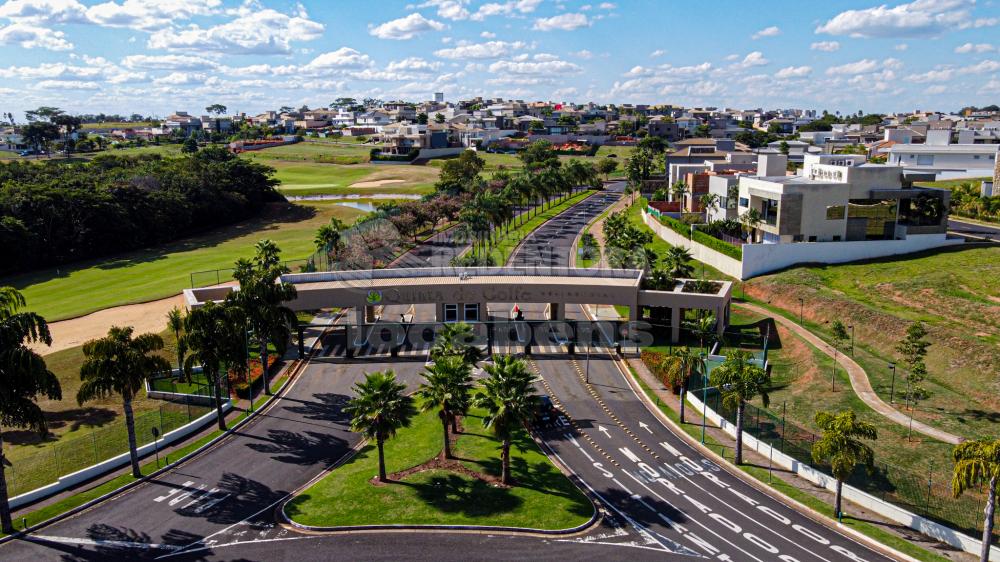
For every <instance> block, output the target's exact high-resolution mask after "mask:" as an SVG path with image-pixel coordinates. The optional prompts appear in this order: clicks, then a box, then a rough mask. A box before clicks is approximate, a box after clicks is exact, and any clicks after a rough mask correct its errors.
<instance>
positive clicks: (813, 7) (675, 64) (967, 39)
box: [0, 0, 1000, 116]
mask: <svg viewBox="0 0 1000 562" xmlns="http://www.w3.org/2000/svg"><path fill="white" fill-rule="evenodd" d="M998 30H1000V0H979V1H978V2H976V1H974V0H915V1H913V2H908V3H889V4H877V3H874V2H870V1H850V2H838V1H827V2H822V3H820V2H802V1H795V2H785V1H773V2H759V3H749V2H736V1H718V2H713V3H706V2H690V1H684V2H674V1H667V0H660V1H657V0H616V1H611V2H600V1H583V0H427V1H423V2H420V1H419V0H418V1H414V2H405V1H395V0H367V1H355V0H326V1H306V0H303V1H302V2H295V1H290V0H253V1H248V2H241V1H235V2H233V1H227V0H106V1H93V0H0V110H2V111H4V112H6V111H13V112H15V113H19V112H21V111H24V110H25V109H30V108H32V107H36V106H38V105H55V106H58V107H61V108H63V109H66V110H68V111H72V112H80V113H82V112H98V111H103V112H109V113H123V114H128V113H132V112H137V113H142V114H152V115H161V116H162V115H166V114H169V113H170V112H172V111H173V110H175V109H179V110H190V111H192V112H200V111H201V110H202V108H204V106H206V105H208V104H210V103H223V104H225V105H227V106H228V107H229V109H230V112H234V111H247V112H257V111H261V110H264V109H270V108H276V107H278V106H281V105H292V106H298V105H301V104H308V105H309V106H311V107H316V106H322V105H326V104H328V103H330V102H331V101H333V100H334V99H335V98H337V97H341V96H353V97H359V98H360V97H368V96H372V97H378V98H382V99H397V98H401V99H408V100H414V101H419V100H425V99H429V98H430V97H431V95H432V94H433V92H436V91H443V92H445V95H446V98H447V99H449V100H455V99H459V98H463V97H470V96H474V95H483V96H492V97H495V96H502V97H505V98H518V99H532V100H533V99H543V100H553V101H580V102H583V101H596V102H619V103H622V102H632V103H674V104H684V105H713V106H720V107H747V108H749V107H765V108H773V107H808V108H816V109H828V110H830V111H844V112H855V111H858V110H859V109H860V110H865V111H882V112H888V111H907V110H914V109H940V110H954V109H958V108H959V107H961V106H963V105H966V104H975V105H986V104H990V103H1000V32H998Z"/></svg>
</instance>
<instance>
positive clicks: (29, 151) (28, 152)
mask: <svg viewBox="0 0 1000 562" xmlns="http://www.w3.org/2000/svg"><path fill="white" fill-rule="evenodd" d="M34 153H35V151H34V150H30V149H29V150H22V151H21V152H18V153H17V154H18V156H31V155H32V154H34Z"/></svg>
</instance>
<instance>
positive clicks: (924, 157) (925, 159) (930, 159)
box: [917, 154, 934, 166]
mask: <svg viewBox="0 0 1000 562" xmlns="http://www.w3.org/2000/svg"><path fill="white" fill-rule="evenodd" d="M933 165H934V155H933V154H919V155H917V166H933Z"/></svg>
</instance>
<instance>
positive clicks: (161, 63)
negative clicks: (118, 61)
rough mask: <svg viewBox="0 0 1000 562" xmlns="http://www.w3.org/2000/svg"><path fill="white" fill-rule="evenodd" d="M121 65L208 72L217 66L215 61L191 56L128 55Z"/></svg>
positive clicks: (147, 68) (150, 68) (149, 68)
mask: <svg viewBox="0 0 1000 562" xmlns="http://www.w3.org/2000/svg"><path fill="white" fill-rule="evenodd" d="M122 65H123V66H125V67H126V68H133V69H134V68H142V69H146V70H208V69H214V68H216V67H218V66H219V65H218V64H217V63H216V62H215V61H211V60H209V59H206V58H203V57H195V56H191V55H129V56H127V57H125V58H124V59H122Z"/></svg>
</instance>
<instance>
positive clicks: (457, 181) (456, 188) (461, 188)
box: [434, 150, 486, 196]
mask: <svg viewBox="0 0 1000 562" xmlns="http://www.w3.org/2000/svg"><path fill="white" fill-rule="evenodd" d="M484 167H486V161H485V160H483V159H482V158H481V157H480V156H479V155H478V154H477V153H476V152H475V151H474V150H466V151H464V152H462V154H461V155H460V156H459V157H458V158H452V159H450V160H446V161H445V163H444V166H442V167H441V174H440V176H438V182H437V184H435V186H434V188H435V189H436V190H437V191H438V192H441V193H444V194H446V195H452V196H454V195H460V194H462V193H467V192H471V191H473V187H474V186H475V185H476V180H478V179H479V173H480V172H482V171H483V168H484Z"/></svg>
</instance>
